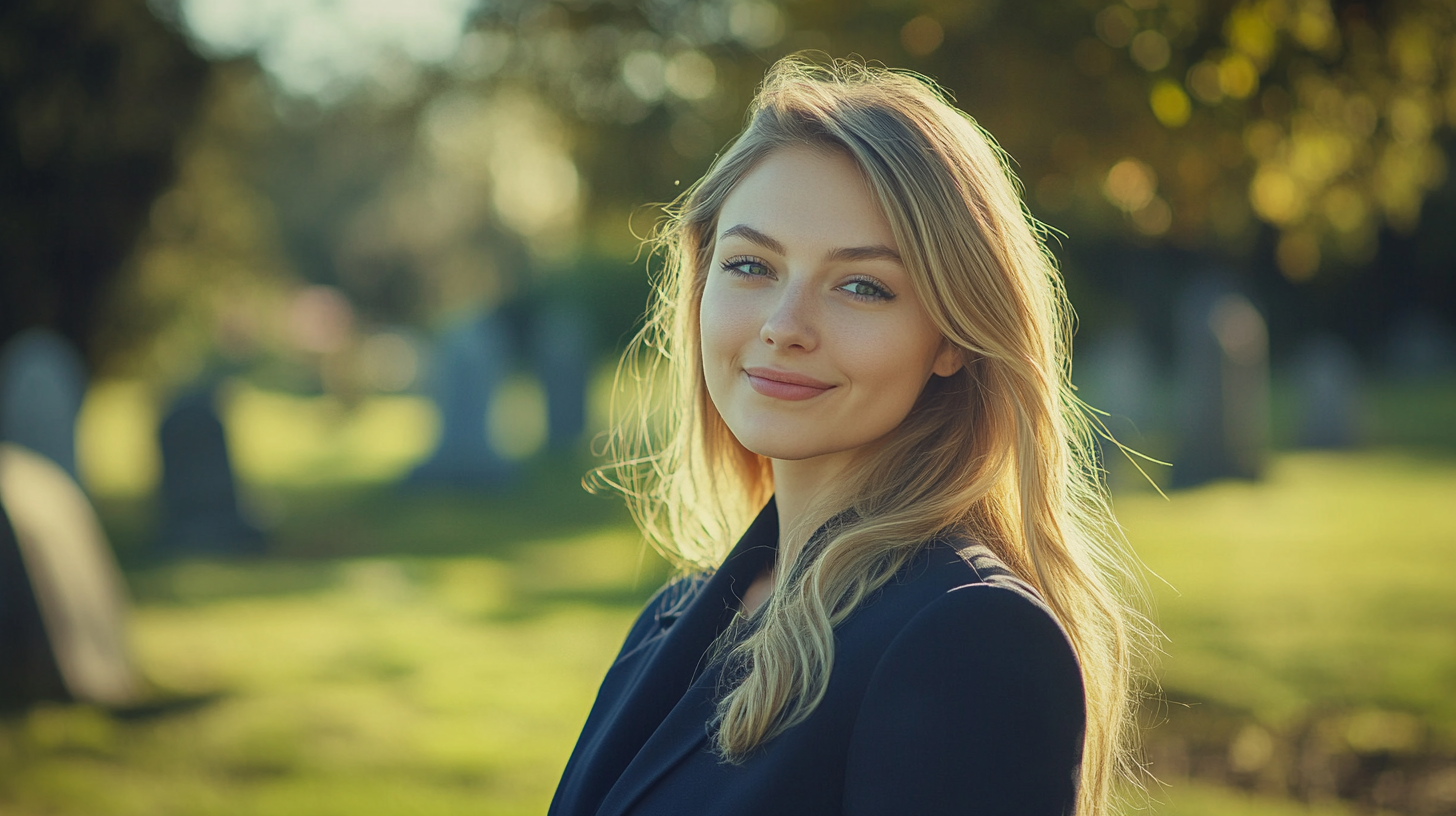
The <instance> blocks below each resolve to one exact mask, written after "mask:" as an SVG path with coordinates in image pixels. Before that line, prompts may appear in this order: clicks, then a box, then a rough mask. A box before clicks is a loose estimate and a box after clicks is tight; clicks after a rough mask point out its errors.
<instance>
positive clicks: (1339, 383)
mask: <svg viewBox="0 0 1456 816" xmlns="http://www.w3.org/2000/svg"><path fill="white" fill-rule="evenodd" d="M1294 373H1295V379H1296V381H1297V383H1298V385H1299V444H1300V445H1301V446H1302V447H1306V448H1348V447H1350V446H1351V445H1354V444H1355V442H1356V437H1357V435H1358V430H1359V429H1358V425H1359V416H1358V414H1359V404H1360V361H1359V358H1358V357H1356V355H1355V351H1354V349H1352V348H1350V346H1349V344H1348V343H1346V342H1344V341H1343V340H1341V339H1339V338H1338V337H1334V336H1331V335H1327V334H1325V335H1317V336H1315V337H1311V338H1310V339H1309V340H1307V341H1305V343H1304V344H1303V346H1301V347H1300V349H1299V352H1298V353H1297V354H1296V355H1295V361H1294Z"/></svg>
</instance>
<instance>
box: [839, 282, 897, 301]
mask: <svg viewBox="0 0 1456 816" xmlns="http://www.w3.org/2000/svg"><path fill="white" fill-rule="evenodd" d="M839 288H840V289H842V290H844V291H845V292H848V293H849V294H850V295H851V296H853V297H855V298H856V299H859V300H894V298H895V296H894V295H892V294H890V291H889V290H888V289H886V288H885V287H883V286H881V285H880V284H878V283H876V282H875V281H872V280H866V279H863V278H861V279H858V280H852V281H850V282H849V283H846V284H844V285H843V286H841V287H839Z"/></svg>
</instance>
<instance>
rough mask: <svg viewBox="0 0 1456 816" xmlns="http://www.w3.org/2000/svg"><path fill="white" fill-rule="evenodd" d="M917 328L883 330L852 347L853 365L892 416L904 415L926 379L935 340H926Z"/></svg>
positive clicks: (931, 361) (864, 338)
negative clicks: (871, 385)
mask: <svg viewBox="0 0 1456 816" xmlns="http://www.w3.org/2000/svg"><path fill="white" fill-rule="evenodd" d="M920 328H921V327H920V326H919V325H918V324H917V325H896V326H893V327H885V330H884V331H880V332H875V333H874V334H873V336H865V337H861V338H860V340H859V341H858V342H856V343H855V344H854V348H855V349H856V351H857V354H856V358H857V360H856V362H855V363H853V364H854V365H856V367H857V368H859V369H860V371H862V372H863V374H864V376H865V378H866V379H867V381H868V382H871V383H873V384H874V385H875V389H874V390H875V391H876V392H877V393H879V394H880V395H881V397H882V398H883V403H882V405H883V406H884V407H885V408H886V409H887V410H893V411H894V412H895V413H899V412H900V411H908V410H910V407H911V406H912V405H913V404H914V402H915V400H916V398H917V397H919V396H920V392H921V391H922V390H923V389H924V388H925V383H926V382H927V381H928V380H929V379H930V371H931V367H932V366H933V365H934V358H935V352H936V351H937V350H938V348H939V342H938V340H939V338H938V336H937V337H935V338H927V337H925V336H924V332H923V331H917V329H920Z"/></svg>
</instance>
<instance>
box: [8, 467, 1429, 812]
mask: <svg viewBox="0 0 1456 816" xmlns="http://www.w3.org/2000/svg"><path fill="white" fill-rule="evenodd" d="M561 470H562V471H563V472H564V471H565V468H562V469H561ZM559 476H560V474H559V473H556V472H545V471H543V472H541V473H536V474H528V479H527V485H526V487H524V488H521V489H520V490H518V491H517V492H515V493H513V494H510V495H506V496H501V497H496V498H491V499H479V498H475V497H470V496H464V495H455V496H451V495H430V494H408V493H403V494H402V493H394V492H385V491H380V490H378V489H374V488H359V489H351V490H347V491H341V492H334V493H329V492H326V491H316V492H313V493H293V494H280V495H275V496H272V497H268V496H264V497H263V499H264V500H265V501H266V502H271V503H272V507H273V509H272V511H271V512H273V513H274V514H275V515H276V516H277V517H278V518H279V519H280V525H279V527H278V529H277V531H276V533H275V536H274V549H275V552H276V553H277V554H276V555H275V556H272V557H270V558H268V559H264V560H257V561H245V562H220V561H193V562H181V563H175V562H174V563H148V562H147V560H146V559H145V558H144V557H142V555H141V551H140V546H139V544H138V543H137V542H139V541H140V540H141V539H140V535H141V534H140V533H139V532H137V531H138V530H141V529H142V527H143V525H144V513H141V512H140V511H139V510H137V509H136V508H135V507H131V506H117V507H112V508H109V510H108V514H107V515H108V519H109V520H110V522H111V524H112V528H113V532H114V535H115V537H116V538H117V539H118V541H119V543H120V544H121V545H122V546H121V549H122V552H123V556H124V560H126V562H127V563H128V564H129V567H128V577H129V579H130V581H131V584H132V587H133V593H134V596H135V601H136V604H135V611H134V614H133V618H132V631H133V635H134V645H135V654H136V657H137V661H138V663H139V665H140V666H141V668H142V669H143V671H144V672H145V674H146V675H147V677H148V678H149V679H150V680H151V681H152V682H153V683H155V684H156V685H157V686H158V687H159V688H161V689H165V690H168V691H170V692H172V693H176V694H179V695H188V694H194V695H212V696H209V697H207V698H206V699H204V700H202V701H200V702H199V703H197V704H195V705H191V706H187V705H182V706H178V707H176V708H175V709H171V710H164V711H135V712H106V711H101V710H97V709H93V708H89V707H85V706H45V707H40V708H37V709H34V710H32V711H30V712H29V713H27V714H24V715H17V716H12V717H10V718H8V719H4V720H0V816H3V815H4V814H27V815H31V814H36V815H38V814H55V815H56V816H62V815H67V816H68V815H69V814H77V815H78V816H80V815H81V814H85V815H86V816H105V815H107V814H138V815H139V816H140V814H146V815H147V816H153V815H154V814H179V815H180V814H186V815H187V816H192V815H193V814H197V815H198V816H205V815H206V814H299V815H300V816H304V814H307V815H308V816H320V815H322V816H327V814H335V813H337V814H349V816H367V814H450V813H471V814H479V813H491V814H495V813H499V814H515V813H522V814H525V813H542V812H544V810H545V807H546V803H547V802H548V801H549V798H550V795H551V791H552V788H553V786H554V784H555V781H556V777H557V775H558V774H559V773H560V769H561V767H562V765H563V764H564V763H565V760H566V757H567V754H568V753H569V751H570V750H571V746H572V743H573V741H574V739H575V736H576V732H577V730H578V729H579V728H580V725H581V723H582V721H583V719H584V718H585V716H586V712H587V709H588V707H589V706H590V704H591V699H592V695H593V694H594V692H595V689H596V684H597V682H598V681H599V680H600V677H601V675H602V673H603V672H604V671H605V669H606V666H607V664H608V662H609V661H610V660H611V657H612V655H613V654H614V652H615V650H616V647H617V645H618V643H619V641H620V638H621V637H622V635H623V634H624V632H625V629H626V627H627V625H628V623H629V622H630V620H631V618H632V616H633V615H634V613H635V612H636V610H637V608H638V607H639V606H640V604H641V603H642V601H643V600H644V599H645V598H646V597H647V595H648V594H650V593H651V591H652V590H653V589H654V588H655V587H656V586H657V585H658V584H659V583H660V582H661V580H662V579H663V578H664V577H665V575H666V572H665V568H664V566H663V565H662V563H661V562H660V561H659V560H658V559H657V558H656V556H654V555H651V554H648V553H644V552H643V551H642V548H641V545H640V544H639V543H638V541H637V539H636V538H635V536H634V534H633V531H632V530H631V528H630V526H628V525H627V523H626V520H625V517H624V516H623V514H622V513H621V512H620V511H619V510H618V509H617V508H616V507H615V505H613V504H611V503H610V502H608V501H605V500H601V499H595V498H591V497H581V498H579V499H576V498H566V499H563V498H562V496H564V495H566V494H568V493H569V494H570V495H571V496H575V495H576V494H575V492H574V490H575V489H574V486H573V485H574V479H566V480H562V479H559V478H558V477H559ZM532 480H535V481H532ZM551 485H561V486H558V487H551ZM538 488H539V489H538ZM538 494H539V495H538ZM543 496H544V498H543ZM1453 497H1456V461H1453V460H1451V459H1449V458H1447V459H1423V458H1420V457H1416V456H1411V455H1407V454H1401V453H1379V452H1376V453H1356V454H1297V455H1287V456H1283V457H1281V458H1279V459H1278V460H1276V462H1275V463H1274V466H1273V469H1272V471H1271V473H1270V476H1269V479H1268V480H1267V481H1265V482H1263V483H1260V484H1257V485H1248V484H1216V485H1211V486H1208V487H1204V488H1201V489H1198V490H1193V491H1186V492H1181V493H1175V494H1172V496H1171V499H1170V500H1164V499H1163V498H1161V497H1159V496H1158V495H1157V494H1156V493H1129V494H1126V495H1123V496H1121V497H1119V499H1118V502H1117V506H1118V510H1119V513H1120V515H1121V518H1122V521H1123V523H1124V525H1125V526H1126V528H1127V532H1128V536H1129V538H1130V539H1131V540H1132V542H1133V543H1134V545H1135V546H1136V547H1137V549H1138V550H1139V552H1140V554H1141V555H1142V556H1143V558H1144V560H1145V561H1146V562H1147V564H1148V566H1149V567H1150V568H1151V569H1152V570H1154V571H1156V572H1157V573H1158V574H1159V575H1161V576H1162V578H1163V579H1166V581H1167V584H1163V583H1159V582H1157V581H1156V579H1155V580H1154V585H1153V589H1154V594H1155V596H1156V600H1157V604H1158V610H1159V621H1160V623H1161V624H1162V626H1163V629H1164V630H1165V631H1166V633H1167V634H1168V637H1169V642H1168V646H1167V649H1168V654H1167V656H1166V657H1165V659H1164V660H1163V672H1162V677H1163V681H1164V684H1165V686H1166V688H1167V689H1168V691H1167V696H1168V698H1169V699H1170V701H1172V702H1173V704H1175V708H1176V704H1179V703H1183V702H1192V703H1205V702H1206V703H1208V704H1217V705H1219V706H1223V707H1226V708H1227V709H1229V710H1233V711H1237V712H1241V713H1242V714H1243V715H1246V716H1247V717H1248V718H1249V720H1250V721H1251V722H1258V723H1262V724H1263V725H1264V727H1267V728H1268V729H1269V730H1270V731H1271V732H1276V733H1277V732H1278V730H1279V729H1281V728H1285V727H1287V726H1288V724H1289V723H1292V722H1297V721H1299V720H1300V719H1301V718H1305V717H1309V716H1312V715H1313V714H1314V713H1317V712H1323V711H1335V712H1339V713H1340V716H1342V717H1347V718H1348V723H1347V724H1348V725H1349V734H1350V735H1351V738H1352V739H1354V738H1356V737H1359V735H1360V733H1362V732H1360V730H1359V729H1360V727H1362V726H1361V725H1360V724H1361V723H1366V724H1367V725H1368V723H1369V722H1377V724H1378V723H1379V722H1386V723H1388V722H1395V721H1397V720H1391V719H1390V718H1391V717H1395V718H1400V717H1406V718H1407V720H1399V721H1400V722H1414V723H1415V724H1416V726H1415V727H1416V728H1417V730H1418V735H1417V736H1418V738H1419V739H1421V740H1432V741H1443V742H1447V743H1449V742H1450V741H1451V740H1453V735H1456V701H1453V700H1452V699H1451V695H1450V694H1449V690H1450V689H1451V688H1453V687H1456V593H1453V592H1451V591H1450V588H1449V584H1450V581H1451V578H1452V577H1453V576H1456V512H1453V509H1452V508H1453V502H1452V498H1453ZM1169 585H1171V587H1170V586H1169ZM1174 588H1176V591H1175V589H1174ZM1170 710H1173V709H1170ZM1372 716H1375V717H1376V719H1375V720H1372V719H1371V717H1372ZM1362 717H1363V718H1364V719H1361V718H1362ZM1379 717H1385V718H1386V719H1384V720H1380V719H1379ZM1342 722H1345V721H1344V720H1342ZM1170 727H1177V718H1176V715H1175V714H1170V716H1169V723H1168V724H1167V725H1165V726H1160V728H1170ZM1369 730H1370V729H1369V728H1366V731H1369ZM1375 731H1376V732H1377V733H1376V736H1377V737H1378V736H1379V733H1378V732H1379V729H1378V728H1376V729H1375ZM1367 736H1368V735H1367ZM1158 770H1159V769H1156V768H1155V772H1158ZM1169 781H1170V783H1171V787H1169V788H1168V789H1166V790H1164V791H1162V792H1160V793H1158V794H1157V796H1156V798H1157V799H1158V800H1160V803H1159V804H1157V805H1156V806H1155V807H1154V809H1153V812H1154V813H1156V814H1163V815H1164V816H1204V815H1205V814H1209V815H1211V814H1253V815H1254V816H1284V814H1319V815H1321V816H1335V814H1344V813H1353V812H1354V811H1353V810H1347V809H1346V808H1344V807H1343V806H1341V805H1338V804H1330V805H1322V806H1320V807H1317V808H1314V809H1310V808H1307V807H1306V806H1304V805H1299V804H1295V803H1291V802H1289V801H1287V800H1284V799H1281V798H1278V797H1274V796H1252V795H1249V794H1246V793H1243V792H1240V791H1234V790H1229V789H1224V788H1220V787H1216V786H1211V785H1208V784H1205V783H1202V782H1197V781H1191V782H1190V781H1187V780H1184V779H1181V778H1170V779H1169Z"/></svg>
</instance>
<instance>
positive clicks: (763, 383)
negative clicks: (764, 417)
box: [743, 368, 834, 400]
mask: <svg viewBox="0 0 1456 816" xmlns="http://www.w3.org/2000/svg"><path fill="white" fill-rule="evenodd" d="M743 373H744V374H747V375H748V384H749V386H751V387H752V388H753V390H754V391H757V392H758V393H760V394H762V395H764V396H765V397H774V398H776V399H783V400H806V399H811V398H813V397H817V396H819V395H820V394H823V393H824V392H825V391H828V390H829V389H831V388H833V387H834V386H832V385H830V384H829V383H826V382H820V381H819V380H816V379H814V378H813V377H806V376H804V375H803V374H795V373H793V372H792V371H779V370H777V369H773V368H745V369H743Z"/></svg>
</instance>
